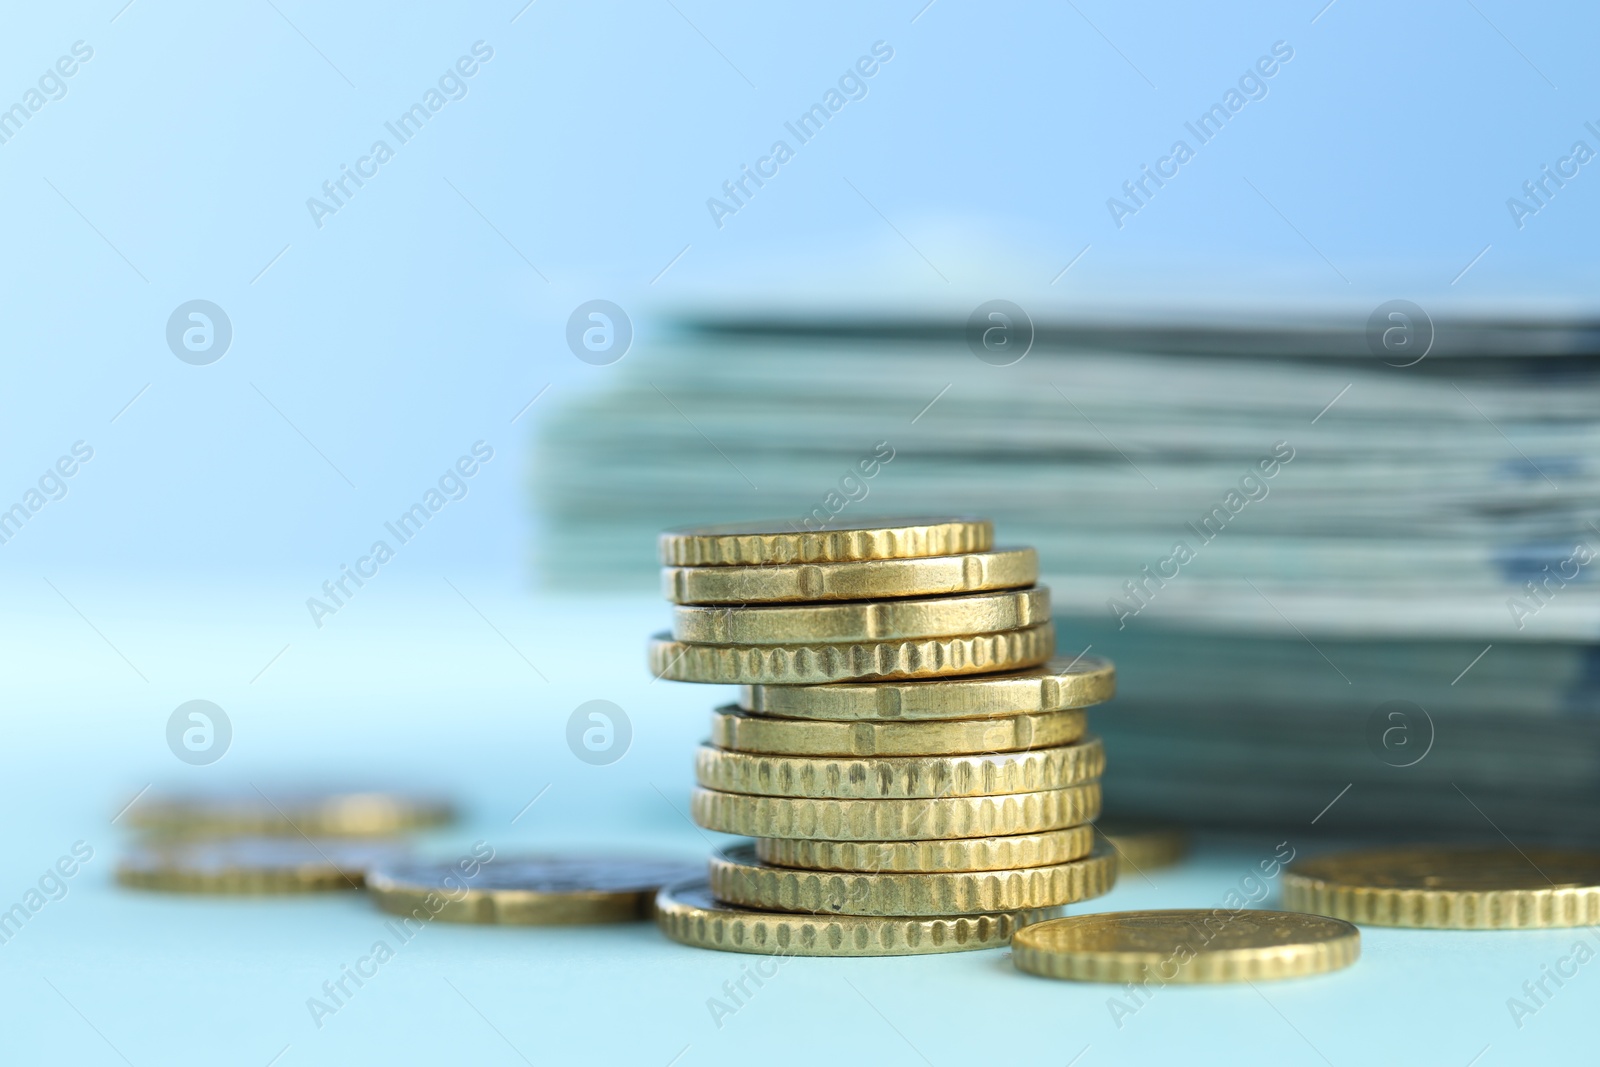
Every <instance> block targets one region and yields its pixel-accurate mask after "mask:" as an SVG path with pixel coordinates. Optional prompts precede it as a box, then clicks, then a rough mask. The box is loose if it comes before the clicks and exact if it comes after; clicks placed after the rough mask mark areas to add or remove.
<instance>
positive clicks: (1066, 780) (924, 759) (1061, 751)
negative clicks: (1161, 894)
mask: <svg viewBox="0 0 1600 1067" xmlns="http://www.w3.org/2000/svg"><path fill="white" fill-rule="evenodd" d="M980 721H984V720H980ZM1105 762H1106V761H1105V749H1104V748H1103V747H1102V746H1101V744H1100V741H1099V739H1097V738H1093V737H1090V738H1086V739H1085V740H1083V741H1081V742H1080V743H1078V744H1074V745H1061V746H1058V747H1055V748H1040V749H1033V750H1031V751H1027V752H1010V753H996V754H992V755H988V754H986V755H981V756H887V757H882V758H877V759H846V758H840V757H828V756H822V757H817V756H809V757H808V756H770V755H763V754H760V753H753V752H730V751H728V750H726V749H721V748H714V747H712V746H711V745H701V746H700V749H699V751H698V752H697V753H696V754H695V778H696V780H697V781H698V782H699V783H700V784H701V785H703V786H705V787H706V788H707V789H717V790H721V791H722V792H724V793H755V794H759V795H761V796H775V797H838V798H841V799H861V800H865V799H872V798H890V799H892V798H906V797H973V796H995V795H998V794H1001V793H1027V792H1031V791H1034V790H1039V789H1060V788H1062V787H1063V786H1069V785H1079V784H1081V783H1083V782H1087V781H1091V780H1093V779H1096V778H1099V777H1100V774H1101V772H1102V771H1103V770H1104V769H1105Z"/></svg>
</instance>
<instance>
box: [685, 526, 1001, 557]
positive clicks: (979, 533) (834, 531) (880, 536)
mask: <svg viewBox="0 0 1600 1067" xmlns="http://www.w3.org/2000/svg"><path fill="white" fill-rule="evenodd" d="M993 545H994V524H993V523H991V522H989V520H988V519H976V518H970V517H961V516H953V517H936V518H862V519H854V520H850V519H845V520H840V521H838V522H833V523H830V524H829V528H828V529H826V530H820V531H812V530H807V529H806V528H805V527H803V526H800V525H798V524H795V523H790V522H787V521H784V520H782V519H777V520H773V521H771V522H741V523H728V524H725V525H721V526H685V527H682V528H680V529H676V530H667V531H666V532H665V533H663V534H662V535H661V537H660V540H659V547H660V550H661V562H662V563H663V564H665V565H667V566H669V567H720V566H741V565H742V566H760V565H762V564H768V563H775V564H785V563H832V562H845V561H850V560H869V559H917V558H920V557H923V556H956V555H960V554H962V553H964V552H986V551H988V550H989V549H990V548H991V547H993Z"/></svg>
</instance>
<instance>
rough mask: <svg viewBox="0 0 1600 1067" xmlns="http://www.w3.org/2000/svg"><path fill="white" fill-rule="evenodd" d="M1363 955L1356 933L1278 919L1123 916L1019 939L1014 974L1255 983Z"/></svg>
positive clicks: (1294, 917) (1079, 921) (1325, 923)
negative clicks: (1015, 971)
mask: <svg viewBox="0 0 1600 1067" xmlns="http://www.w3.org/2000/svg"><path fill="white" fill-rule="evenodd" d="M1360 954H1361V933H1360V931H1358V930H1357V929H1356V928H1355V927H1354V926H1351V925H1350V924H1349V923H1347V922H1341V921H1340V920H1338V919H1330V918H1327V917H1325V916H1322V915H1303V914H1300V913H1297V912H1283V911H1232V910H1228V911H1209V910H1183V911H1124V912H1107V913H1103V914H1098V915H1072V916H1068V917H1067V918H1064V919H1052V920H1050V921H1049V922H1042V923H1037V924H1035V925H1031V926H1029V927H1027V928H1026V929H1023V930H1019V931H1017V935H1016V937H1015V938H1013V940H1012V942H1011V959H1012V961H1013V962H1014V963H1015V964H1016V965H1017V967H1018V969H1020V970H1023V971H1027V972H1029V973H1030V974H1037V975H1043V976H1044V977H1046V978H1067V979H1071V980H1074V981H1079V982H1111V983H1116V984H1122V983H1126V982H1140V983H1144V982H1146V981H1148V982H1149V983H1150V987H1152V988H1159V987H1160V986H1161V985H1164V984H1167V983H1198V982H1259V981H1265V980H1269V979H1276V978H1296V977H1300V976H1303V975H1310V974H1323V973H1325V972H1328V971H1336V970H1339V969H1340V968H1342V967H1348V966H1350V965H1351V964H1352V963H1354V962H1355V961H1356V959H1357V957H1359V956H1360Z"/></svg>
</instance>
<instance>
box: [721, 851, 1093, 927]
mask: <svg viewBox="0 0 1600 1067" xmlns="http://www.w3.org/2000/svg"><path fill="white" fill-rule="evenodd" d="M1116 878H1117V861H1116V857H1115V856H1114V855H1112V854H1111V852H1110V851H1109V850H1107V849H1105V848H1103V847H1102V848H1100V849H1098V850H1096V851H1095V852H1094V853H1093V854H1091V855H1090V856H1089V857H1088V858H1086V859H1081V860H1073V861H1071V862H1069V863H1060V864H1055V865H1052V866H1049V867H1028V868H1022V869H1017V870H1009V871H955V872H938V873H927V874H906V873H900V872H883V873H871V874H861V873H855V874H842V873H837V872H825V871H798V870H793V869H791V868H788V867H771V866H768V865H766V864H764V863H761V862H760V861H759V860H757V859H756V852H755V846H754V845H737V846H735V847H733V848H730V849H725V850H723V851H722V852H718V853H716V854H715V855H713V856H712V857H711V894H712V895H713V896H715V897H716V898H717V899H718V900H722V901H726V902H727V903H730V904H738V905H742V906H744V907H749V908H764V909H767V910H769V911H798V912H810V913H827V914H833V915H969V914H976V913H983V912H1007V911H1023V910H1027V909H1031V908H1050V907H1056V906H1058V905H1062V904H1074V903H1077V902H1078V901H1080V900H1088V899H1089V898H1091V897H1098V896H1101V895H1103V894H1104V893H1106V892H1107V891H1108V890H1109V889H1110V888H1111V886H1112V884H1113V883H1114V882H1115V881H1116Z"/></svg>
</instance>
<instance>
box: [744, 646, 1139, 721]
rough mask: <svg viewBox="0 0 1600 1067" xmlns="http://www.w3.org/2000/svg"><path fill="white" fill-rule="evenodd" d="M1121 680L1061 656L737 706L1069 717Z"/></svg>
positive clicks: (1091, 660)
mask: <svg viewBox="0 0 1600 1067" xmlns="http://www.w3.org/2000/svg"><path fill="white" fill-rule="evenodd" d="M1116 688H1117V672H1116V668H1115V667H1113V666H1112V665H1111V661H1110V660H1107V659H1102V658H1100V657H1099V656H1070V657H1069V656H1058V657H1056V658H1055V659H1052V660H1051V661H1050V662H1048V663H1046V664H1043V665H1042V666H1038V667H1031V668H1028V669H1027V670H1021V671H1012V672H1009V673H1006V674H988V675H984V676H982V677H976V678H942V679H936V680H932V681H922V682H891V683H884V682H879V683H874V684H871V685H861V684H850V683H835V684H833V685H806V686H795V685H746V686H744V687H743V689H742V690H741V691H740V693H739V706H740V707H742V708H744V709H745V710H746V711H753V712H756V713H758V714H761V715H775V716H779V717H781V718H789V719H836V720H840V721H850V720H854V719H907V720H909V719H977V718H983V717H985V716H991V715H1017V714H1020V713H1022V712H1030V711H1064V710H1066V709H1067V708H1083V707H1088V706H1089V705H1091V704H1098V703H1100V702H1101V701H1103V700H1110V699H1111V698H1112V696H1113V695H1115V693H1116Z"/></svg>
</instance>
